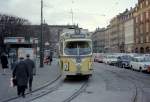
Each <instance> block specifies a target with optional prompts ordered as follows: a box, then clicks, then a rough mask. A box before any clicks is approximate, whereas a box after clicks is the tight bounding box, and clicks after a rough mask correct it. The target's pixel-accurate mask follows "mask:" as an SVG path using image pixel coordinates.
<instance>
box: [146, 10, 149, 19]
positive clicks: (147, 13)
mask: <svg viewBox="0 0 150 102" xmlns="http://www.w3.org/2000/svg"><path fill="white" fill-rule="evenodd" d="M146 19H149V11H147V12H146Z"/></svg>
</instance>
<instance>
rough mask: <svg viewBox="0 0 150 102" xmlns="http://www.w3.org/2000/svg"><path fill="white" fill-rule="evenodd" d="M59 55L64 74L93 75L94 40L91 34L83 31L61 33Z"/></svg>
mask: <svg viewBox="0 0 150 102" xmlns="http://www.w3.org/2000/svg"><path fill="white" fill-rule="evenodd" d="M59 56H60V61H59V63H60V68H61V71H62V75H64V76H76V75H84V76H85V75H86V76H89V75H92V72H93V68H92V40H91V37H90V34H88V33H85V32H84V33H82V31H80V32H79V33H77V32H75V31H72V32H64V33H63V34H61V35H60V41H59Z"/></svg>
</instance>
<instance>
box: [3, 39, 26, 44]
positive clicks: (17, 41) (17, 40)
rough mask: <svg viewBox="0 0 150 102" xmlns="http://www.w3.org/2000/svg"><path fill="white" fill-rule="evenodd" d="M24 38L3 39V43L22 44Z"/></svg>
mask: <svg viewBox="0 0 150 102" xmlns="http://www.w3.org/2000/svg"><path fill="white" fill-rule="evenodd" d="M24 42H25V38H24V37H5V38H4V43H5V44H6V43H24Z"/></svg>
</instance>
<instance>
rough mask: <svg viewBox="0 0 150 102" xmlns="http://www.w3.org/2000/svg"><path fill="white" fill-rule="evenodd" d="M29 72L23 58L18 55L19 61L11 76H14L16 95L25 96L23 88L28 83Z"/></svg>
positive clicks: (24, 88)
mask: <svg viewBox="0 0 150 102" xmlns="http://www.w3.org/2000/svg"><path fill="white" fill-rule="evenodd" d="M28 77H29V72H28V68H27V65H26V63H25V62H24V58H23V57H20V61H19V62H18V63H16V66H15V67H14V69H13V78H16V82H17V93H18V96H20V95H21V96H22V97H23V98H24V97H25V90H26V88H27V84H28Z"/></svg>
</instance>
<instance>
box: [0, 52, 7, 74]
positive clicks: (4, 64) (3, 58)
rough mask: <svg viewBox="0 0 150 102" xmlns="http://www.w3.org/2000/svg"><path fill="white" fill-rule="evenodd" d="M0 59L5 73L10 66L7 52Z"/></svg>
mask: <svg viewBox="0 0 150 102" xmlns="http://www.w3.org/2000/svg"><path fill="white" fill-rule="evenodd" d="M0 60H1V64H2V69H3V75H5V71H6V68H8V59H7V56H6V54H5V53H3V54H2V55H1V56H0Z"/></svg>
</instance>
